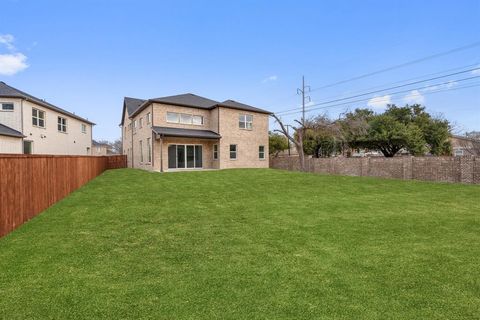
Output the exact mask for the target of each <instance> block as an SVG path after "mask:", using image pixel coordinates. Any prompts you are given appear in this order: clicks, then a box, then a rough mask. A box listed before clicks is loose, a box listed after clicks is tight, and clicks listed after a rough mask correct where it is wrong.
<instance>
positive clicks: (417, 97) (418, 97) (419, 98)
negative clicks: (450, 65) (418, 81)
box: [403, 90, 425, 104]
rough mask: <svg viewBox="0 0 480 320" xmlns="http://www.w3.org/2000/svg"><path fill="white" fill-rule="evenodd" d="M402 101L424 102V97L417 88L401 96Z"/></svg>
mask: <svg viewBox="0 0 480 320" xmlns="http://www.w3.org/2000/svg"><path fill="white" fill-rule="evenodd" d="M403 101H404V102H405V103H407V104H415V103H418V104H423V103H425V97H424V96H423V95H422V94H421V93H420V91H418V90H412V91H410V93H409V94H407V95H406V96H405V97H403Z"/></svg>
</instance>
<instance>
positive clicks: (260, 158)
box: [258, 145, 266, 161]
mask: <svg viewBox="0 0 480 320" xmlns="http://www.w3.org/2000/svg"><path fill="white" fill-rule="evenodd" d="M260 147H263V151H260ZM260 153H263V158H262V157H260ZM258 159H259V160H262V161H263V160H265V159H266V157H265V146H264V145H260V146H258Z"/></svg>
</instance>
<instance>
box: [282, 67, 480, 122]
mask: <svg viewBox="0 0 480 320" xmlns="http://www.w3.org/2000/svg"><path fill="white" fill-rule="evenodd" d="M477 78H480V76H474V77H469V78H463V79H457V80H455V82H461V81H467V80H472V79H477ZM449 83H451V82H450V81H447V82H443V83H437V84H432V85H428V86H423V87H419V88H413V89H412V88H410V89H408V90H402V91H397V92H391V93H386V95H395V94H402V93H406V92H410V91H413V90H422V89H427V88H430V87H435V86H442V85H447V84H449ZM474 86H475V85H474ZM474 86H472V87H474ZM467 87H468V86H465V87H457V88H446V89H439V90H438V91H430V92H424V93H423V94H425V95H427V94H430V93H436V92H443V91H450V90H456V89H461V88H467ZM372 98H375V97H369V98H366V99H358V100H353V101H346V102H343V103H339V104H333V105H329V106H323V107H318V108H310V109H308V110H307V111H306V112H310V111H314V110H320V109H328V108H333V107H338V106H345V105H346V104H349V103H355V102H364V101H368V100H370V99H372ZM316 105H318V104H314V105H311V107H313V106H316ZM298 112H299V111H290V112H286V113H283V114H282V115H283V116H286V115H290V114H295V113H298Z"/></svg>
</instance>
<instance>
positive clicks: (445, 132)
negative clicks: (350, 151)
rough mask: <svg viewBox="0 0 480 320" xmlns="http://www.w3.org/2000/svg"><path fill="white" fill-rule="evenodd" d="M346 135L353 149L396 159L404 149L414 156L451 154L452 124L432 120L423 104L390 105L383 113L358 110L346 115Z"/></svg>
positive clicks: (343, 122)
mask: <svg viewBox="0 0 480 320" xmlns="http://www.w3.org/2000/svg"><path fill="white" fill-rule="evenodd" d="M342 132H343V135H344V137H345V140H346V142H347V144H348V145H349V146H350V147H352V148H367V149H371V150H379V151H381V152H382V153H383V155H384V156H386V157H393V156H395V154H396V153H397V152H398V151H400V150H401V149H406V150H408V151H409V152H410V153H411V154H413V155H423V154H425V153H426V152H430V153H431V154H433V155H443V154H449V153H450V152H451V146H450V142H449V137H450V124H449V123H448V121H447V120H443V119H440V118H434V117H432V116H431V115H430V114H429V113H427V112H426V111H425V107H423V106H421V105H419V104H415V105H411V106H409V105H406V106H405V107H397V106H395V105H389V106H388V108H387V110H386V111H385V112H384V113H383V114H374V113H373V112H372V111H371V110H368V109H357V110H355V112H352V113H347V114H346V115H345V117H344V119H343V120H342Z"/></svg>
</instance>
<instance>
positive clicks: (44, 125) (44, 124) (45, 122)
mask: <svg viewBox="0 0 480 320" xmlns="http://www.w3.org/2000/svg"><path fill="white" fill-rule="evenodd" d="M33 110H37V116H36V117H35V116H33ZM39 112H43V118H40V117H39V115H40V113H39ZM34 118H35V119H37V124H36V125H35V124H33V122H32V126H33V127H35V128H40V129H46V128H47V113H46V112H45V111H44V110H41V109H38V108H32V119H34ZM40 119H41V120H43V127H42V126H40V125H38V124H39V123H40V121H38V120H40Z"/></svg>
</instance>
